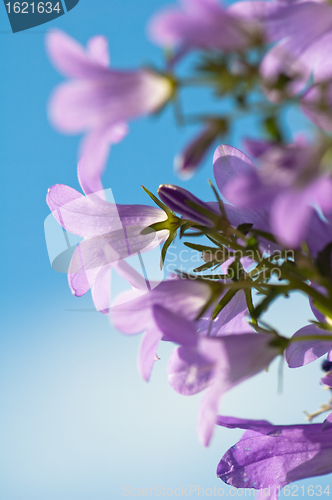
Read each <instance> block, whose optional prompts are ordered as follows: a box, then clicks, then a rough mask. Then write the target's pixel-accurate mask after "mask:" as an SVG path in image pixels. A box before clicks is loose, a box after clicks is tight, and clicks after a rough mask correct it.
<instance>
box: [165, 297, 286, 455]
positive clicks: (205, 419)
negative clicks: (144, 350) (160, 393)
mask: <svg viewBox="0 0 332 500" xmlns="http://www.w3.org/2000/svg"><path fill="white" fill-rule="evenodd" d="M155 320H156V323H157V325H158V327H159V329H160V330H161V331H162V332H163V334H164V335H165V336H166V337H167V338H171V339H172V340H173V341H175V342H176V341H177V338H178V336H180V339H179V341H178V343H180V344H182V346H183V347H180V348H179V349H178V350H177V351H176V352H175V355H173V356H172V358H171V360H170V362H169V366H168V369H167V371H168V374H169V380H170V383H171V385H172V387H173V388H175V389H176V390H177V391H178V392H180V393H182V394H187V395H191V394H195V393H196V392H199V391H201V390H203V389H206V391H205V393H204V396H203V399H202V403H201V407H200V411H199V416H198V436H199V438H200V440H201V442H202V443H203V444H204V445H205V446H207V445H208V444H209V442H210V440H211V437H212V434H213V430H214V426H215V424H216V418H217V414H218V406H219V400H220V398H221V397H222V395H223V394H224V393H225V392H226V391H228V390H230V389H231V388H232V387H234V386H236V385H238V384H239V383H241V382H243V381H244V380H246V379H248V378H249V377H252V376H253V375H255V374H256V373H258V372H260V371H262V370H263V369H264V368H266V367H267V366H268V365H269V364H270V362H271V361H272V360H273V359H274V358H275V357H276V356H277V355H278V354H280V349H279V348H278V347H275V346H273V345H271V342H272V340H273V338H272V337H271V336H270V335H269V334H263V333H252V332H251V331H250V329H249V327H248V326H247V332H246V333H244V332H243V331H242V332H235V331H234V332H233V333H232V334H225V335H223V334H222V329H221V330H220V336H219V335H218V336H214V337H210V336H209V333H208V332H206V333H205V335H204V334H203V335H202V332H197V327H196V325H195V324H194V323H193V322H192V321H188V320H187V319H185V318H181V319H180V320H179V317H178V316H177V315H175V314H169V312H168V311H167V310H165V309H164V308H160V307H159V308H158V309H155ZM184 333H185V338H186V339H187V340H186V343H184V342H183V339H182V335H183V334H184Z"/></svg>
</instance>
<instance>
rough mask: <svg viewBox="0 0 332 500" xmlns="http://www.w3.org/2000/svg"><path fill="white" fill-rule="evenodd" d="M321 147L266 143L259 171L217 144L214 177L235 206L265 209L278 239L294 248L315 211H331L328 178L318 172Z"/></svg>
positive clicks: (331, 185)
mask: <svg viewBox="0 0 332 500" xmlns="http://www.w3.org/2000/svg"><path fill="white" fill-rule="evenodd" d="M323 153H324V148H323V145H318V146H317V145H315V146H312V145H304V144H301V143H295V144H292V145H289V146H285V147H284V146H279V145H270V147H268V148H267V149H266V151H265V152H264V154H263V155H262V156H261V157H260V161H261V166H262V168H261V169H260V170H259V169H258V168H257V167H256V166H255V164H254V163H253V162H252V161H251V160H250V158H249V157H248V156H246V155H245V154H244V153H242V152H241V151H239V150H238V149H236V148H233V147H231V146H227V145H221V146H219V147H218V148H217V150H216V152H215V155H214V175H215V178H216V182H217V185H218V188H219V190H220V192H221V194H222V195H223V196H224V197H225V198H226V199H227V200H228V201H229V202H231V203H233V204H234V205H235V206H236V207H238V208H243V209H247V210H257V209H259V208H260V209H262V210H264V209H265V210H266V211H267V212H268V213H269V218H270V225H271V229H272V232H273V233H274V235H275V236H276V237H277V238H278V239H279V241H280V242H281V243H283V244H284V245H285V246H288V247H297V246H299V244H300V243H301V242H302V241H304V240H305V238H306V236H307V233H308V228H309V226H310V223H311V221H312V218H313V217H314V214H315V213H316V210H315V208H314V207H315V206H318V207H320V209H321V210H322V211H323V212H324V214H329V213H331V212H332V181H331V178H330V176H329V174H328V173H324V172H321V171H320V162H321V160H322V156H323Z"/></svg>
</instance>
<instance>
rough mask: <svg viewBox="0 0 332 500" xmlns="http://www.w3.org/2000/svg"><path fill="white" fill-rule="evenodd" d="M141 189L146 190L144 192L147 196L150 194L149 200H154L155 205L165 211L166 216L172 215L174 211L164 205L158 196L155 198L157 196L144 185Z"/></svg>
mask: <svg viewBox="0 0 332 500" xmlns="http://www.w3.org/2000/svg"><path fill="white" fill-rule="evenodd" d="M142 189H143V190H144V191H145V192H146V194H147V195H148V196H150V198H151V200H153V201H154V202H155V204H156V205H158V207H159V208H161V209H162V210H164V212H166V214H167V215H168V216H170V215H173V216H174V212H172V210H170V209H169V208H168V206H167V205H165V203H163V202H162V201H161V200H159V198H157V196H155V195H154V194H153V193H151V191H149V190H148V189H147V188H146V187H144V186H142Z"/></svg>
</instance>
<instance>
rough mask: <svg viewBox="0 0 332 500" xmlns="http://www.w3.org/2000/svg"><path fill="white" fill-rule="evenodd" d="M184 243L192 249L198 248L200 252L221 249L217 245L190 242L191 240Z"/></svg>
mask: <svg viewBox="0 0 332 500" xmlns="http://www.w3.org/2000/svg"><path fill="white" fill-rule="evenodd" d="M184 245H185V246H186V247H189V248H191V249H192V250H197V251H198V252H206V251H208V252H215V251H216V250H219V249H218V248H216V247H207V246H205V245H196V244H195V243H190V242H187V241H186V242H185V243H184Z"/></svg>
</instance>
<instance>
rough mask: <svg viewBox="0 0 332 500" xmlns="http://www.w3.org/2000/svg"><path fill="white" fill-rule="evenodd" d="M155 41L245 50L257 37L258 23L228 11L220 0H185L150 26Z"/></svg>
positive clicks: (182, 48) (187, 47)
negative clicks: (244, 19)
mask: <svg viewBox="0 0 332 500" xmlns="http://www.w3.org/2000/svg"><path fill="white" fill-rule="evenodd" d="M148 29H149V33H150V36H151V38H152V40H153V41H154V42H156V43H157V44H159V45H162V46H167V47H178V48H179V50H180V53H184V52H186V51H188V50H191V49H219V50H223V51H233V50H242V49H245V48H247V47H249V46H251V45H252V44H253V42H254V41H255V40H256V39H257V26H256V23H253V22H248V21H247V20H246V21H243V20H242V19H239V18H238V16H236V15H233V14H232V13H231V12H228V11H227V10H226V9H225V8H223V7H222V6H221V4H220V3H219V2H218V0H181V7H180V8H168V9H164V10H163V11H161V12H160V13H158V14H156V15H155V16H154V17H153V18H152V20H151V22H150V25H149V28H148Z"/></svg>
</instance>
